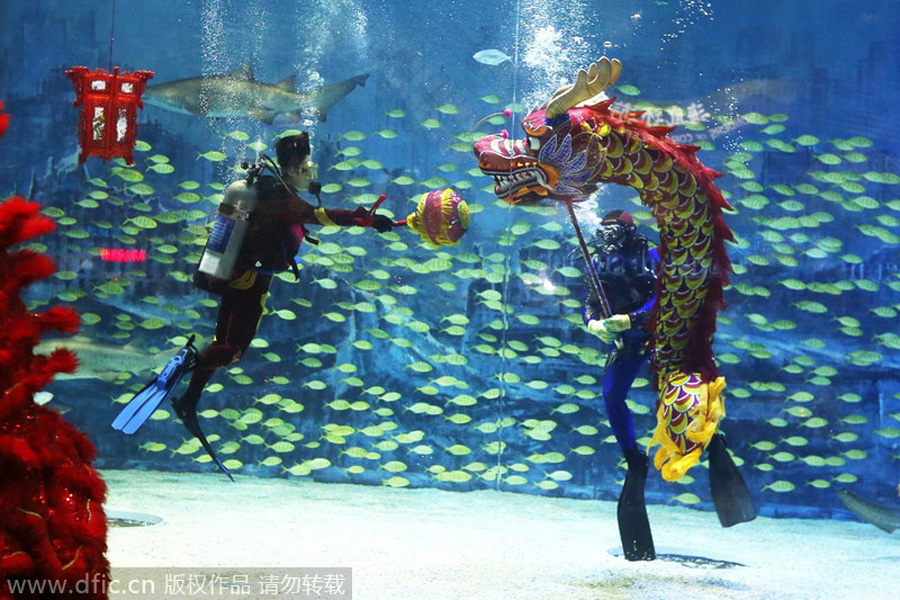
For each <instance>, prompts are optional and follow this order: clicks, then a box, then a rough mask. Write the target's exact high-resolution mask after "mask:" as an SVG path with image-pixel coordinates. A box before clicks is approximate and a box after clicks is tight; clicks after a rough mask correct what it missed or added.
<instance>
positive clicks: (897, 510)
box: [838, 488, 900, 533]
mask: <svg viewBox="0 0 900 600" xmlns="http://www.w3.org/2000/svg"><path fill="white" fill-rule="evenodd" d="M838 496H839V497H840V499H841V502H843V503H844V506H846V507H847V509H848V510H850V511H851V512H852V513H853V514H855V515H856V516H858V517H859V518H860V519H862V520H863V521H865V522H866V523H871V524H872V525H874V526H875V527H877V528H878V529H880V530H882V531H884V532H885V533H894V531H896V530H897V528H898V527H900V506H887V505H884V504H879V503H878V502H873V501H872V500H869V499H867V498H863V497H862V496H860V495H859V494H855V493H853V492H851V491H850V490H848V489H846V488H842V489H839V490H838Z"/></svg>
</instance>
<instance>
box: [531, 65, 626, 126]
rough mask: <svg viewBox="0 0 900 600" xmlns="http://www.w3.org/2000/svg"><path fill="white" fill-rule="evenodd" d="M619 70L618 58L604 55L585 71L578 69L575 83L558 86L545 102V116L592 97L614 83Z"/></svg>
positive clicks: (561, 111)
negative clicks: (609, 57)
mask: <svg viewBox="0 0 900 600" xmlns="http://www.w3.org/2000/svg"><path fill="white" fill-rule="evenodd" d="M621 72H622V63H621V62H620V61H619V59H617V58H614V59H612V60H609V59H608V58H606V57H605V56H604V57H603V58H601V59H600V60H598V61H596V62H593V63H591V65H590V66H589V67H588V70H587V71H585V70H584V69H580V70H579V71H578V75H577V76H576V78H575V83H573V84H571V85H567V86H564V87H561V88H559V89H558V90H557V91H556V93H555V94H553V96H552V97H551V98H550V100H549V101H548V102H547V104H546V107H547V117H548V118H553V117H556V116H559V115H561V114H564V113H565V112H566V111H567V110H569V109H570V108H572V107H574V106H575V105H576V104H578V103H579V102H584V101H585V100H588V99H590V98H593V97H594V96H596V95H597V94H599V93H600V92H602V91H603V90H605V89H607V88H609V87H610V86H612V85H613V84H615V83H616V81H617V80H618V79H619V74H620V73H621Z"/></svg>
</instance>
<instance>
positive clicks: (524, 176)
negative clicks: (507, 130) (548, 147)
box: [475, 136, 552, 204]
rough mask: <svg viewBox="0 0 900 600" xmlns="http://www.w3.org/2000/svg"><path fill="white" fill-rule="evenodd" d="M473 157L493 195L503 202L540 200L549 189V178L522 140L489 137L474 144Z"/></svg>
mask: <svg viewBox="0 0 900 600" xmlns="http://www.w3.org/2000/svg"><path fill="white" fill-rule="evenodd" d="M475 156H476V157H477V158H478V167H479V168H480V169H481V171H482V173H484V174H485V175H489V176H491V177H493V178H494V193H495V194H496V195H497V197H498V198H500V199H501V200H503V201H505V202H510V203H513V204H518V203H520V202H522V201H524V200H530V201H537V200H541V199H543V198H546V197H547V195H548V193H549V192H550V191H551V190H552V185H551V184H552V182H551V177H550V176H549V174H548V173H547V171H546V170H545V169H544V168H543V166H541V165H539V164H538V161H537V159H536V157H534V156H532V155H531V153H530V152H529V151H528V148H527V145H526V143H525V142H524V141H523V140H517V141H510V140H507V139H505V138H502V137H500V136H489V137H486V138H484V139H482V140H479V141H477V142H475Z"/></svg>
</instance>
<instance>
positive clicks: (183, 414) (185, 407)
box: [172, 395, 234, 481]
mask: <svg viewBox="0 0 900 600" xmlns="http://www.w3.org/2000/svg"><path fill="white" fill-rule="evenodd" d="M199 400H200V399H199V397H198V398H196V399H194V400H193V402H192V401H191V400H190V398H188V397H187V395H184V396H180V397H178V398H174V399H173V400H172V408H174V409H175V414H176V415H178V418H179V419H181V423H182V425H184V428H185V429H187V430H188V432H189V433H190V434H191V435H192V436H194V437H195V438H197V439H198V440H200V443H201V444H203V449H204V450H206V453H207V454H209V456H210V458H212V459H213V461H214V462H215V463H216V465H217V466H218V467H219V469H221V471H222V472H223V473H225V474H226V475H228V479H230V480H231V481H234V476H233V475H232V474H231V471H229V470H228V468H227V467H225V465H223V464H222V461H221V460H219V457H218V456H216V453H215V452H214V451H213V449H212V446H211V445H210V443H209V440H207V439H206V436H205V435H204V434H203V430H202V429H200V420H199V419H197V403H198V402H199Z"/></svg>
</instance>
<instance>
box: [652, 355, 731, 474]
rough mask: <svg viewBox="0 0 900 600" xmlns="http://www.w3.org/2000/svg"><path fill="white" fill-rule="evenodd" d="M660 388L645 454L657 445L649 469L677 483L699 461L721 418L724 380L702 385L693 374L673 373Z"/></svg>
mask: <svg viewBox="0 0 900 600" xmlns="http://www.w3.org/2000/svg"><path fill="white" fill-rule="evenodd" d="M660 388H661V392H660V398H661V401H660V402H659V409H658V410H657V413H656V420H657V425H656V430H655V431H654V433H653V437H652V438H651V439H650V443H649V444H648V445H647V451H648V453H649V451H650V448H652V447H653V446H655V445H657V444H658V445H659V446H660V447H659V448H658V449H657V451H656V455H655V456H654V458H653V465H654V466H655V467H656V468H657V469H659V471H660V473H661V474H662V477H663V479H665V480H666V481H678V480H679V479H681V478H682V477H683V476H684V474H685V473H687V471H688V469H690V468H691V467H693V466H694V465H695V464H697V462H698V461H699V460H700V455H701V454H702V452H703V450H704V449H705V448H706V446H707V445H708V444H709V441H710V440H711V439H712V436H713V434H715V433H716V430H717V429H718V427H719V421H720V420H721V419H722V417H724V416H725V399H724V397H723V395H722V390H723V389H724V388H725V378H724V377H718V378H716V379H715V381H712V382H709V383H705V382H703V381H702V380H701V379H700V378H699V377H698V376H697V375H695V374H687V373H682V372H674V373H672V374H671V375H669V377H668V378H667V379H666V381H664V382H663V383H662V384H661V385H660Z"/></svg>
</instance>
